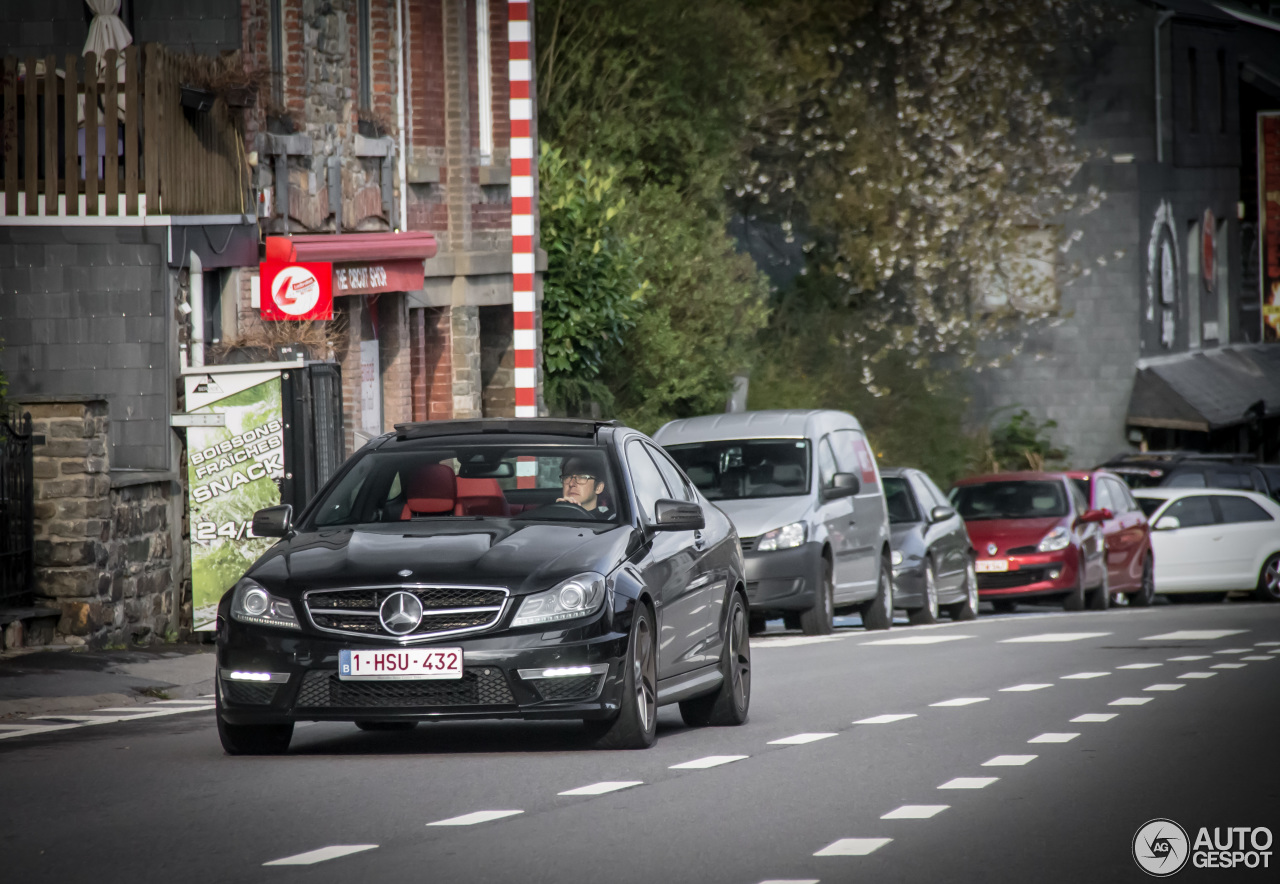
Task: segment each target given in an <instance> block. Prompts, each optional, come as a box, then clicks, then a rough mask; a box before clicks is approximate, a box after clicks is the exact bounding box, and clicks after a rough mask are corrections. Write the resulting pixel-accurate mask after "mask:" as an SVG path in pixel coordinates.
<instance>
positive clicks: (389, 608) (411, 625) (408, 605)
mask: <svg viewBox="0 0 1280 884" xmlns="http://www.w3.org/2000/svg"><path fill="white" fill-rule="evenodd" d="M378 619H379V620H381V621H382V628H383V629H385V630H386V631H387V632H389V633H391V634H392V635H408V634H409V633H411V632H413V631H414V630H415V629H417V628H418V624H419V623H421V622H422V602H421V601H419V600H418V597H417V596H416V595H414V594H413V593H411V592H393V593H392V594H391V595H389V596H387V598H386V599H385V600H384V601H383V603H382V606H381V607H380V608H378Z"/></svg>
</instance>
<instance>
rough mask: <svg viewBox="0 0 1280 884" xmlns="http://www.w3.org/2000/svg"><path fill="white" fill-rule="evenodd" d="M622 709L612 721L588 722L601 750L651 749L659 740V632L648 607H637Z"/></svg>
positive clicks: (628, 646) (626, 665)
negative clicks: (655, 741)
mask: <svg viewBox="0 0 1280 884" xmlns="http://www.w3.org/2000/svg"><path fill="white" fill-rule="evenodd" d="M623 666H624V667H625V673H624V675H623V688H622V704H621V705H622V709H621V710H620V711H619V712H618V715H617V716H616V717H615V718H614V719H613V720H612V721H589V722H587V729H588V730H589V731H590V732H591V733H593V734H594V735H595V736H596V738H597V745H598V746H599V747H600V748H601V749H648V748H649V747H650V746H652V745H653V743H654V740H656V739H657V736H658V647H657V630H655V629H654V625H653V614H652V613H651V612H650V611H649V608H648V606H646V605H645V604H643V603H641V602H637V603H636V608H635V614H634V615H633V618H632V621H631V639H630V641H628V642H627V658H626V660H625V661H624V662H623Z"/></svg>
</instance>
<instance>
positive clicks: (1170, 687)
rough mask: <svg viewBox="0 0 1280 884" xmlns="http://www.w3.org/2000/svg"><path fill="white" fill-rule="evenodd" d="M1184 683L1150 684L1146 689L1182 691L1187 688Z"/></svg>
mask: <svg viewBox="0 0 1280 884" xmlns="http://www.w3.org/2000/svg"><path fill="white" fill-rule="evenodd" d="M1185 687H1186V685H1184V684H1149V685H1147V686H1146V687H1145V688H1143V690H1144V691H1180V690H1182V689H1183V688H1185Z"/></svg>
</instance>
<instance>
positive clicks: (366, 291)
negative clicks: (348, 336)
mask: <svg viewBox="0 0 1280 884" xmlns="http://www.w3.org/2000/svg"><path fill="white" fill-rule="evenodd" d="M423 277H424V274H423V269H422V261H421V260H420V259H414V260H408V261H376V262H373V263H370V264H336V265H334V268H333V293H334V294H335V295H374V294H378V293H380V292H416V291H418V290H419V289H421V288H422V281H423Z"/></svg>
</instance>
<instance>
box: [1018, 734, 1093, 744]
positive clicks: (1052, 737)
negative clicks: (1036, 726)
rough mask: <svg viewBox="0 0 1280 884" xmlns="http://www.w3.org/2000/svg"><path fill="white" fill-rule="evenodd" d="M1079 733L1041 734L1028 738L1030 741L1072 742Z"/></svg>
mask: <svg viewBox="0 0 1280 884" xmlns="http://www.w3.org/2000/svg"><path fill="white" fill-rule="evenodd" d="M1078 736H1080V735H1079V734H1041V735H1040V736H1038V737H1032V738H1031V739H1029V740H1027V742H1028V743H1070V742H1071V741H1072V740H1074V739H1075V738H1076V737H1078Z"/></svg>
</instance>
